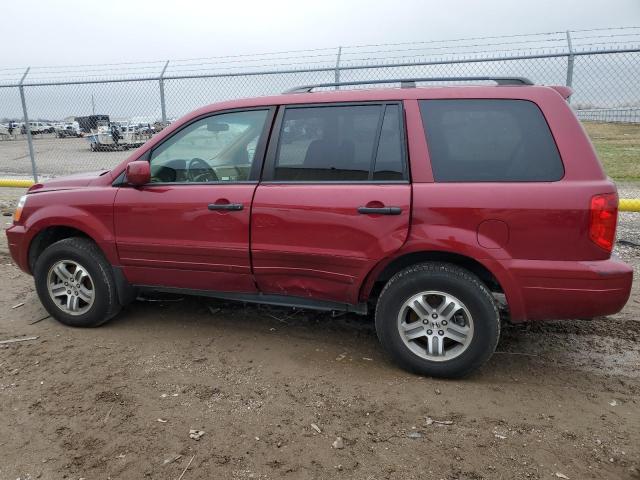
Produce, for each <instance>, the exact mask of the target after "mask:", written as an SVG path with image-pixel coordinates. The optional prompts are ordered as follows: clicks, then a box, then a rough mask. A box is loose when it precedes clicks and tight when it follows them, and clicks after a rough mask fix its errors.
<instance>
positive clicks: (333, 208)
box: [251, 102, 411, 304]
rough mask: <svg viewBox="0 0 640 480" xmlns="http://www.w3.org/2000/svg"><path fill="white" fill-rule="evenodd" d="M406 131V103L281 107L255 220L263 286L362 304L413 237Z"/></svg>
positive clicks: (256, 261)
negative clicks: (370, 285) (363, 290)
mask: <svg viewBox="0 0 640 480" xmlns="http://www.w3.org/2000/svg"><path fill="white" fill-rule="evenodd" d="M404 132H405V129H404V114H403V109H402V104H401V103H398V102H388V103H387V102H382V103H358V104H346V103H341V104H330V105H328V104H314V105H291V106H286V107H283V108H281V109H280V111H279V113H278V117H277V119H276V123H275V126H274V133H273V135H272V140H271V142H270V145H269V151H268V153H267V159H266V162H265V167H264V171H263V181H262V182H261V183H260V185H259V186H258V188H257V190H256V194H255V197H254V201H253V211H252V217H251V251H252V259H253V271H254V276H255V279H256V282H257V285H258V288H259V290H260V291H262V292H264V293H269V294H280V295H291V296H300V297H312V298H315V299H324V300H331V301H338V302H344V303H352V304H355V303H357V298H358V290H359V286H360V284H361V283H362V281H363V279H364V277H365V276H366V275H367V273H368V272H369V271H370V270H371V269H372V268H373V267H374V266H375V264H376V263H378V262H379V261H380V260H381V259H383V258H385V257H386V256H388V255H390V254H392V253H393V252H394V251H396V250H397V249H399V248H400V247H401V246H402V244H403V243H404V241H405V239H406V237H407V234H408V229H409V217H410V202H411V185H410V183H409V171H408V167H407V153H406V152H407V149H406V140H405V139H406V136H405V133H404Z"/></svg>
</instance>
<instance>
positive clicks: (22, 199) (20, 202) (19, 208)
mask: <svg viewBox="0 0 640 480" xmlns="http://www.w3.org/2000/svg"><path fill="white" fill-rule="evenodd" d="M25 203H27V196H26V195H23V196H21V197H20V200H18V206H17V207H16V211H15V213H14V214H13V221H14V223H18V222H19V221H20V217H21V216H22V209H23V208H24V204H25Z"/></svg>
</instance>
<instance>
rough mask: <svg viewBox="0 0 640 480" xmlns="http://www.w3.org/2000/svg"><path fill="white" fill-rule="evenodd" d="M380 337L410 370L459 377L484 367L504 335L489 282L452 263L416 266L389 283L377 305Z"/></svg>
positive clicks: (432, 263) (391, 353)
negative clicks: (485, 283) (501, 335)
mask: <svg viewBox="0 0 640 480" xmlns="http://www.w3.org/2000/svg"><path fill="white" fill-rule="evenodd" d="M376 332H377V334H378V339H379V340H380V343H382V346H383V347H384V349H385V350H386V351H387V353H388V354H389V355H390V356H391V357H392V359H393V360H394V361H395V362H396V363H397V364H398V365H400V366H401V367H402V368H404V369H405V370H408V371H410V372H413V373H418V374H421V375H427V376H432V377H447V378H459V377H463V376H465V375H468V374H470V373H471V372H473V371H475V370H477V369H478V368H480V367H481V366H482V365H483V364H484V363H485V362H486V361H487V360H488V359H489V358H490V357H491V355H492V354H493V352H494V351H495V348H496V346H497V344H498V340H499V338H500V316H499V313H498V308H497V305H496V303H495V301H494V299H493V297H492V295H491V293H490V292H489V290H488V289H487V287H486V286H485V285H484V284H483V283H482V282H481V281H480V280H479V279H478V278H477V277H476V276H475V275H473V274H472V273H471V272H469V271H467V270H465V269H463V268H460V267H458V266H456V265H453V264H448V263H441V262H429V263H422V264H417V265H413V266H411V267H408V268H406V269H405V270H402V271H401V272H399V273H397V274H396V275H394V276H393V277H392V278H391V280H389V281H388V282H387V284H386V285H385V287H384V289H383V290H382V293H381V294H380V298H379V300H378V305H377V307H376Z"/></svg>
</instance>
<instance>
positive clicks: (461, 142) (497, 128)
mask: <svg viewBox="0 0 640 480" xmlns="http://www.w3.org/2000/svg"><path fill="white" fill-rule="evenodd" d="M420 113H421V115H422V123H423V126H424V130H425V135H426V138H427V144H428V148H429V155H430V157H431V166H432V168H433V176H434V179H435V181H436V182H552V181H557V180H560V179H561V178H562V177H563V176H564V167H563V165H562V160H561V159H560V154H559V152H558V148H557V146H556V144H555V141H554V140H553V136H552V135H551V131H550V130H549V126H548V125H547V122H546V120H545V118H544V116H543V114H542V112H541V111H540V109H539V108H538V106H537V105H536V104H534V103H533V102H530V101H527V100H502V99H501V100H484V99H468V100H467V99H465V100H421V101H420Z"/></svg>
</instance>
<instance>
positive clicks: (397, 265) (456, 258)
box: [359, 250, 505, 301]
mask: <svg viewBox="0 0 640 480" xmlns="http://www.w3.org/2000/svg"><path fill="white" fill-rule="evenodd" d="M429 261H436V262H447V263H451V264H453V265H457V266H459V267H462V268H465V269H466V270H469V271H470V272H471V273H473V274H474V275H476V276H477V277H478V278H479V279H480V280H481V281H482V282H483V283H484V284H485V285H486V286H487V287H488V288H489V290H490V291H492V292H497V293H505V290H504V288H503V285H502V283H501V282H500V280H498V277H497V276H496V275H495V274H494V273H493V272H492V271H491V270H490V269H489V268H487V266H485V265H484V264H482V263H480V262H479V261H478V260H476V259H474V258H472V257H469V256H466V255H461V254H459V253H454V252H448V251H440V250H420V251H414V252H408V253H404V254H402V255H399V256H397V257H395V258H393V259H390V260H389V259H388V260H386V261H383V262H381V263H379V264H378V265H377V266H376V267H375V268H374V269H373V270H372V271H371V272H369V275H368V276H367V278H366V279H365V281H364V283H363V285H362V287H361V289H360V296H359V297H360V300H361V301H366V300H368V299H370V298H372V297H375V296H377V294H379V293H380V291H381V290H382V288H383V287H384V285H385V284H386V283H387V281H389V279H391V277H393V276H394V275H395V274H396V273H398V272H399V271H401V270H403V269H405V268H407V267H409V266H411V265H415V264H417V263H423V262H429Z"/></svg>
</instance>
